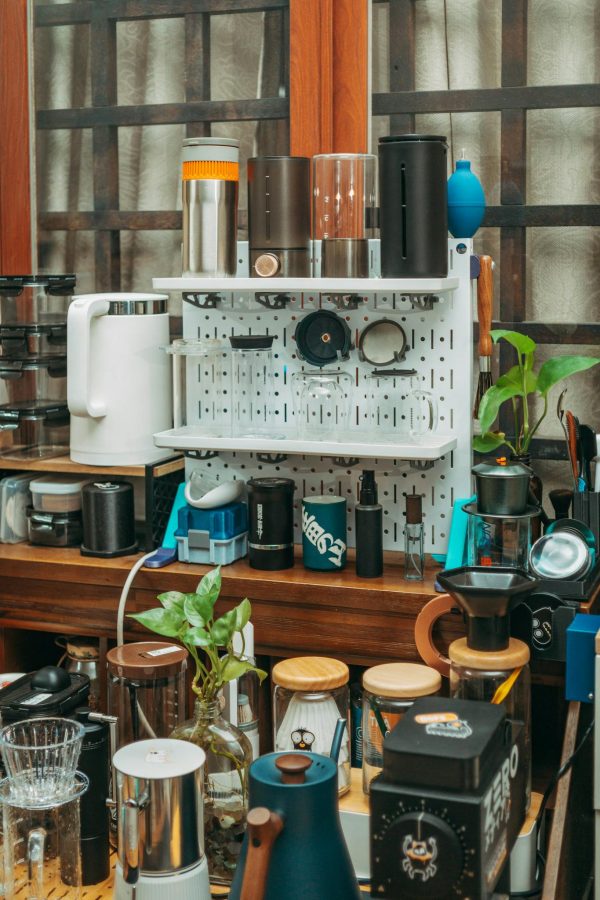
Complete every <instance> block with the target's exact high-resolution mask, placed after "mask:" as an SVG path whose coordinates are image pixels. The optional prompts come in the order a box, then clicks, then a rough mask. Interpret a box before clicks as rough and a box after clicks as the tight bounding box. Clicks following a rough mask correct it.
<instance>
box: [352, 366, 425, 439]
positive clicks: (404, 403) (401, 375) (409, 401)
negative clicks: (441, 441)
mask: <svg viewBox="0 0 600 900" xmlns="http://www.w3.org/2000/svg"><path fill="white" fill-rule="evenodd" d="M415 374H416V373H414V372H413V371H408V372H405V371H403V370H402V369H377V370H375V371H374V372H370V373H369V374H368V375H367V376H366V381H367V391H366V394H367V405H366V409H365V413H364V416H363V419H366V420H367V423H368V425H369V427H370V429H371V432H372V434H373V435H380V436H382V437H387V438H396V439H397V438H399V437H410V438H418V437H423V436H424V435H426V434H430V433H431V432H433V431H435V429H436V428H437V422H438V412H437V403H436V399H435V397H434V395H433V394H432V393H430V392H429V391H425V390H422V389H421V388H420V387H419V384H420V382H419V380H418V378H416V377H415Z"/></svg>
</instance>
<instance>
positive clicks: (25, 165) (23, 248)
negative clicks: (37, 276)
mask: <svg viewBox="0 0 600 900" xmlns="http://www.w3.org/2000/svg"><path fill="white" fill-rule="evenodd" d="M0 122H2V135H1V137H0V273H1V274H3V275H22V274H25V273H27V272H30V271H31V268H32V253H31V249H32V248H31V182H30V174H29V163H30V160H29V81H28V43H27V0H2V2H0Z"/></svg>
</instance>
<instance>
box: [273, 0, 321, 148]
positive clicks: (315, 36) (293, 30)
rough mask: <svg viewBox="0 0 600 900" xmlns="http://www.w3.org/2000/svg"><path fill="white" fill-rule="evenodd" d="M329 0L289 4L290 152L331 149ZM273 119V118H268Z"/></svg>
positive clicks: (302, 0)
mask: <svg viewBox="0 0 600 900" xmlns="http://www.w3.org/2000/svg"><path fill="white" fill-rule="evenodd" d="M332 4H333V0H290V106H289V115H290V152H291V153H292V155H294V156H314V154H315V153H329V152H331V151H332V149H333V111H332V90H333V89H332V79H333V31H332V29H333V18H332V17H333V12H332ZM270 118H274V116H270Z"/></svg>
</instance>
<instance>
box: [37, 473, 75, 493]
mask: <svg viewBox="0 0 600 900" xmlns="http://www.w3.org/2000/svg"><path fill="white" fill-rule="evenodd" d="M88 481H89V478H85V479H83V480H82V479H81V478H78V477H77V476H71V475H45V476H44V477H43V478H36V479H35V480H34V481H32V482H31V484H30V485H29V490H30V491H31V492H32V494H78V493H79V492H80V491H81V489H82V487H83V486H84V484H87V483H88Z"/></svg>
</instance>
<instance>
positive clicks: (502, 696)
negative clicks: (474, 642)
mask: <svg viewBox="0 0 600 900" xmlns="http://www.w3.org/2000/svg"><path fill="white" fill-rule="evenodd" d="M467 641H468V639H467V638H459V639H458V640H456V641H453V642H452V643H451V644H450V646H449V648H448V656H449V658H450V695H451V696H452V697H458V698H459V699H461V700H484V701H487V702H488V703H502V704H503V706H504V708H505V709H506V715H507V718H509V719H511V720H512V721H513V722H519V723H522V724H523V728H524V741H523V755H524V759H521V763H520V764H521V765H522V766H523V767H524V768H525V771H526V772H527V773H528V775H527V780H526V784H527V787H526V792H527V797H526V800H527V808H529V803H530V799H531V676H530V673H529V656H530V652H529V647H528V646H527V644H525V643H524V642H523V641H520V640H518V639H517V638H513V637H511V638H510V639H509V641H508V646H507V647H506V648H505V649H504V650H474V649H473V648H471V647H469V645H468V643H467Z"/></svg>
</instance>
